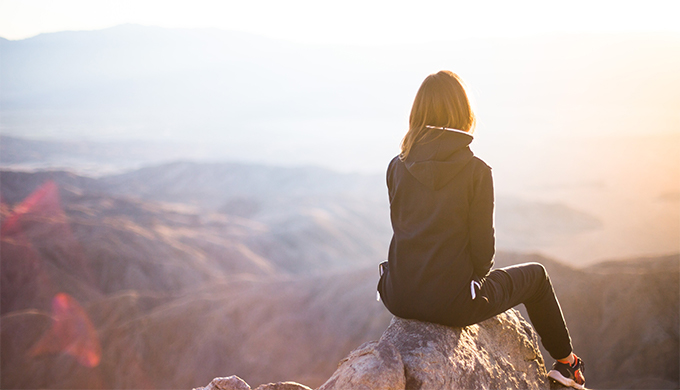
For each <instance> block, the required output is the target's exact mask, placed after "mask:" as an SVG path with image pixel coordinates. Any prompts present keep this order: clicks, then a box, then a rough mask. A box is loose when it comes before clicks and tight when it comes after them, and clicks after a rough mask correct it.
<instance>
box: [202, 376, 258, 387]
mask: <svg viewBox="0 0 680 390" xmlns="http://www.w3.org/2000/svg"><path fill="white" fill-rule="evenodd" d="M194 390H251V389H250V386H248V384H247V383H246V381H244V380H243V379H241V378H239V377H237V376H236V375H232V376H229V377H225V378H215V379H213V380H212V381H211V382H210V384H208V386H206V387H197V388H195V389H194Z"/></svg>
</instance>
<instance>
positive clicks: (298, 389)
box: [255, 382, 312, 390]
mask: <svg viewBox="0 0 680 390" xmlns="http://www.w3.org/2000/svg"><path fill="white" fill-rule="evenodd" d="M255 390H312V389H310V388H309V387H307V386H305V385H301V384H299V383H295V382H277V383H268V384H266V385H260V386H258V387H257V389H255Z"/></svg>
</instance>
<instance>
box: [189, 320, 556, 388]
mask: <svg viewBox="0 0 680 390" xmlns="http://www.w3.org/2000/svg"><path fill="white" fill-rule="evenodd" d="M284 384H285V382H282V383H279V384H270V385H266V386H272V385H284ZM293 385H295V386H301V385H298V384H293ZM282 388H284V387H282ZM285 388H286V389H288V387H285ZM290 388H291V389H298V388H297V387H290ZM300 388H304V387H300ZM549 388H551V384H550V383H549V381H548V379H547V373H546V369H545V364H544V362H543V358H542V356H541V353H540V351H539V348H538V338H537V336H536V334H535V333H534V331H533V329H532V328H531V326H530V325H529V324H528V323H527V322H526V321H525V320H524V319H523V318H522V317H521V315H520V314H519V312H517V311H516V310H514V309H511V310H508V311H506V312H505V313H502V314H500V315H498V316H496V317H493V318H490V319H488V320H486V321H484V322H481V323H479V324H476V325H472V326H467V327H465V328H450V327H446V326H442V325H437V324H431V323H426V322H420V321H415V320H405V319H401V318H396V317H395V318H394V319H393V320H392V322H391V323H390V326H389V327H388V328H387V330H386V331H385V332H384V333H383V335H382V337H381V338H380V340H378V341H371V342H368V343H365V344H363V345H362V346H360V347H359V348H358V349H356V350H354V351H353V352H352V353H350V355H349V356H348V357H347V358H345V359H344V360H342V361H341V362H340V365H339V367H338V369H337V370H336V371H335V373H334V374H333V375H332V376H331V377H330V378H329V379H328V381H326V383H324V384H323V385H322V386H321V387H320V388H319V390H352V389H357V390H359V389H360V390H368V389H384V390H404V389H409V390H419V389H422V390H427V389H439V390H447V389H451V390H453V389H549ZM552 388H556V386H555V385H554V384H553V386H552ZM242 389H244V390H247V389H250V387H249V386H248V385H247V384H246V383H245V382H244V381H242V380H241V379H240V378H238V377H233V376H232V377H229V378H216V379H215V380H213V382H212V383H211V384H210V385H208V386H206V387H205V388H203V389H202V390H242ZM258 389H261V390H264V389H265V388H262V386H261V387H258ZM266 389H269V387H267V388H266ZM277 389H278V388H277Z"/></svg>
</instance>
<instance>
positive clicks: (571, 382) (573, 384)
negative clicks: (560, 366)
mask: <svg viewBox="0 0 680 390" xmlns="http://www.w3.org/2000/svg"><path fill="white" fill-rule="evenodd" d="M548 377H550V378H552V379H554V380H555V381H557V382H560V383H561V384H563V385H564V386H567V387H573V388H575V389H579V390H585V388H586V387H585V386H583V385H579V384H578V383H576V381H574V380H573V379H569V378H565V377H564V375H562V374H561V373H560V372H559V371H557V370H550V372H549V373H548Z"/></svg>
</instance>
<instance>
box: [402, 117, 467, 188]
mask: <svg viewBox="0 0 680 390" xmlns="http://www.w3.org/2000/svg"><path fill="white" fill-rule="evenodd" d="M472 139H473V137H472V135H471V134H469V133H465V132H462V131H451V130H442V129H433V130H432V131H429V132H428V133H427V134H426V135H425V136H424V137H423V139H422V140H420V141H418V143H417V144H416V145H414V146H413V149H411V152H410V153H409V155H408V157H406V161H404V164H405V165H406V169H407V170H408V171H409V172H410V173H411V175H413V176H414V177H415V178H416V179H417V180H418V181H419V182H420V183H422V184H423V185H425V186H426V187H428V188H430V189H433V190H438V189H440V188H442V187H444V185H446V184H447V183H448V182H450V181H451V179H453V178H454V177H455V176H456V175H457V174H458V173H459V172H460V171H461V170H462V169H463V167H465V165H467V163H469V162H470V160H472V158H473V157H474V154H473V153H472V151H471V150H470V147H469V145H470V142H472Z"/></svg>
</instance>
